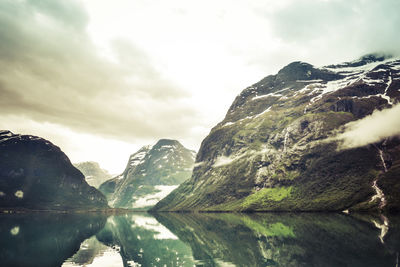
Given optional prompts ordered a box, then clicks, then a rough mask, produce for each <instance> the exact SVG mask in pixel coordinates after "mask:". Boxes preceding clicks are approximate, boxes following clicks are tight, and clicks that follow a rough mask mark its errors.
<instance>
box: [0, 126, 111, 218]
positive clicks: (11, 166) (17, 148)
mask: <svg viewBox="0 0 400 267" xmlns="http://www.w3.org/2000/svg"><path fill="white" fill-rule="evenodd" d="M107 207H108V206H107V200H106V198H105V197H104V195H103V194H101V193H100V192H99V191H97V190H96V189H95V188H94V187H91V186H89V185H88V184H87V183H86V182H85V177H84V176H83V175H82V173H81V172H80V171H79V170H78V169H76V168H75V167H74V166H73V165H72V164H71V162H70V161H69V159H68V157H67V156H66V155H65V154H64V153H63V152H62V151H61V150H60V148H59V147H57V146H55V145H53V144H52V143H50V142H49V141H47V140H45V139H43V138H40V137H36V136H31V135H19V134H13V133H12V132H10V131H0V208H2V209H8V208H25V209H38V210H70V209H99V208H107Z"/></svg>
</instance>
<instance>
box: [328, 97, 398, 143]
mask: <svg viewBox="0 0 400 267" xmlns="http://www.w3.org/2000/svg"><path fill="white" fill-rule="evenodd" d="M399 118H400V103H399V104H397V105H395V106H393V107H392V108H388V109H384V110H381V111H379V110H376V111H375V112H374V113H372V114H371V115H369V116H367V117H365V118H362V119H360V120H357V121H353V122H350V123H348V124H346V125H345V132H344V133H342V134H339V135H338V136H337V137H336V138H335V139H336V140H340V141H342V144H341V148H342V149H347V148H356V147H361V146H365V145H368V144H372V143H376V142H379V141H381V140H383V139H385V138H388V137H391V136H396V135H400V120H399Z"/></svg>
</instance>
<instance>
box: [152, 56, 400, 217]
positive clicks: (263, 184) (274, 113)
mask: <svg viewBox="0 0 400 267" xmlns="http://www.w3.org/2000/svg"><path fill="white" fill-rule="evenodd" d="M399 88H400V60H399V59H395V58H390V57H388V56H380V55H367V56H364V57H362V58H360V59H359V60H355V61H353V62H347V63H342V64H338V65H329V66H326V67H321V68H317V67H314V66H313V65H310V64H308V63H304V62H293V63H291V64H289V65H287V66H286V67H284V68H282V69H281V70H280V71H279V72H278V73H277V74H276V75H270V76H267V77H265V78H264V79H262V80H261V81H259V82H257V83H256V84H254V85H252V86H250V87H248V88H246V89H245V90H243V91H242V92H241V93H240V95H239V96H237V97H236V99H235V100H234V102H233V104H232V105H231V107H230V108H229V110H228V112H227V114H226V116H225V119H224V120H223V121H222V122H220V123H219V124H218V125H216V126H215V127H214V128H213V129H212V130H211V132H210V134H209V135H208V136H207V137H206V138H205V139H204V140H203V142H202V144H201V147H200V150H199V152H198V154H197V157H196V163H195V167H194V169H193V175H192V177H191V179H189V180H187V181H186V182H185V183H183V184H182V185H180V186H179V188H177V189H176V190H174V191H173V192H172V193H171V194H170V195H168V196H167V197H166V198H164V199H163V200H161V201H160V202H159V203H158V204H157V205H156V206H155V207H154V209H153V210H161V211H193V210H196V211H343V210H345V211H346V210H350V211H352V210H370V211H372V210H375V211H379V210H385V211H394V210H399V209H400V195H399V194H398V193H397V192H399V190H400V182H399V180H398V176H399V175H400V138H399V136H393V137H391V138H387V139H385V140H382V141H381V142H377V143H374V144H371V145H364V146H361V147H356V148H351V149H350V148H347V149H344V148H342V146H343V143H342V142H341V141H340V140H337V136H338V134H340V133H343V132H344V131H345V130H346V127H345V125H347V123H349V122H354V121H359V120H360V119H362V118H365V117H366V116H368V115H370V114H372V113H373V112H374V111H375V110H382V109H386V108H391V107H392V106H394V105H395V103H398V102H399V100H400V91H399ZM366 134H367V133H366Z"/></svg>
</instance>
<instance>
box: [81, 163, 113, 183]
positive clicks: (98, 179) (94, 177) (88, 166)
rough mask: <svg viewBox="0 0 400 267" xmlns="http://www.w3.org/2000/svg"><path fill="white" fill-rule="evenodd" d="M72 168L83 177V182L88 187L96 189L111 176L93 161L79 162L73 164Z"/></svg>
mask: <svg viewBox="0 0 400 267" xmlns="http://www.w3.org/2000/svg"><path fill="white" fill-rule="evenodd" d="M74 167H75V168H77V169H78V170H80V171H81V172H82V174H83V175H85V180H86V182H87V183H88V184H89V185H91V186H94V187H96V188H98V187H99V186H100V185H101V184H102V183H104V182H105V181H107V180H109V179H110V178H111V174H109V173H108V172H107V171H106V170H104V169H102V168H100V165H99V163H97V162H94V161H86V162H79V163H76V164H74Z"/></svg>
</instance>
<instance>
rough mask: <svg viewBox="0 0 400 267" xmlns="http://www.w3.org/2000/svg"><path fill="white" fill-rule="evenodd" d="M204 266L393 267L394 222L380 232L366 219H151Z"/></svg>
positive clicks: (397, 241)
mask: <svg viewBox="0 0 400 267" xmlns="http://www.w3.org/2000/svg"><path fill="white" fill-rule="evenodd" d="M155 216H156V218H157V220H159V221H160V222H161V223H162V224H164V225H165V226H167V227H168V228H169V229H170V230H171V231H172V232H173V233H174V234H176V235H177V236H178V237H179V238H180V239H181V240H182V241H184V242H186V243H188V244H190V245H191V248H192V249H193V256H194V258H195V259H197V260H200V261H202V262H205V263H206V265H208V266H218V265H220V264H219V263H220V262H227V263H231V264H233V265H236V266H396V262H397V261H398V251H399V250H400V246H399V245H400V233H399V218H398V217H392V218H390V223H389V231H388V233H387V235H386V236H385V238H384V239H385V240H384V243H382V242H381V240H380V237H381V230H380V229H378V228H376V227H375V225H374V223H373V220H379V218H372V217H369V216H366V215H363V216H360V215H359V216H357V218H355V217H351V216H347V215H342V214H156V215H155Z"/></svg>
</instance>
